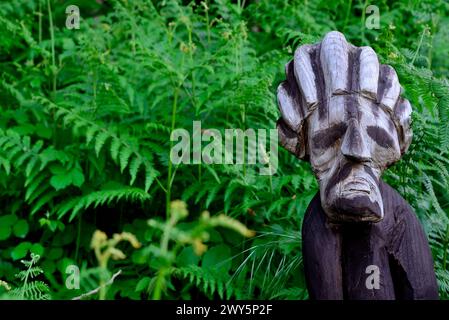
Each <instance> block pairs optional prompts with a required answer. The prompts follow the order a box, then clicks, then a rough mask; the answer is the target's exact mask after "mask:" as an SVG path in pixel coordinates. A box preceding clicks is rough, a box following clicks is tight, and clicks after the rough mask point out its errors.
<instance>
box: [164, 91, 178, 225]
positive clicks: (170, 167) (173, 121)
mask: <svg viewBox="0 0 449 320" xmlns="http://www.w3.org/2000/svg"><path fill="white" fill-rule="evenodd" d="M178 95H179V86H176V87H175V91H174V97H173V105H172V115H171V132H173V131H174V130H175V124H176V108H177V105H178ZM172 148H173V141H171V139H170V150H169V152H171V150H172ZM169 158H170V156H169ZM172 171H173V164H172V162H171V160H170V159H169V161H168V176H167V193H166V201H165V205H166V208H165V215H166V218H167V219H169V217H170V201H171V186H172Z"/></svg>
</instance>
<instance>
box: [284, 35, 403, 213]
mask: <svg viewBox="0 0 449 320" xmlns="http://www.w3.org/2000/svg"><path fill="white" fill-rule="evenodd" d="M286 74H287V80H286V81H285V82H283V83H282V84H281V85H280V86H279V89H278V101H279V106H280V110H281V114H282V118H281V119H280V120H279V122H278V130H279V135H280V140H281V144H282V145H283V146H284V147H285V148H287V149H288V150H290V151H291V152H293V153H294V154H295V155H296V156H298V157H299V158H302V159H309V160H310V163H311V165H312V168H313V170H314V173H315V175H316V177H317V179H318V181H319V185H320V196H321V204H322V206H323V209H324V210H325V212H326V214H327V215H328V217H329V219H330V220H332V221H335V222H341V221H371V222H377V221H379V220H381V219H382V218H383V214H384V213H383V202H382V197H381V194H380V190H379V179H380V176H381V174H382V171H383V170H384V169H385V168H386V167H387V166H389V165H391V164H392V163H394V162H396V161H397V160H399V159H400V157H401V155H402V154H403V153H404V152H405V151H406V150H407V148H408V146H409V144H410V141H411V136H412V133H411V130H410V114H411V107H410V104H409V103H408V101H407V100H405V99H402V98H401V97H400V96H399V94H400V85H399V81H398V78H397V75H396V72H395V71H394V70H393V69H392V68H391V67H390V66H386V65H379V62H378V60H377V55H376V54H375V53H374V51H373V50H372V49H371V48H369V47H362V48H357V47H354V46H352V45H350V44H348V43H347V42H346V40H345V38H344V36H343V35H342V34H341V33H338V32H331V33H329V34H327V35H326V37H325V38H324V40H323V42H322V43H321V44H317V45H314V46H308V45H306V46H302V47H300V48H298V50H297V51H296V52H295V58H294V60H293V61H291V62H289V63H288V64H287V68H286Z"/></svg>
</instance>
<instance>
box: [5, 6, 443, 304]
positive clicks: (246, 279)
mask: <svg viewBox="0 0 449 320" xmlns="http://www.w3.org/2000/svg"><path fill="white" fill-rule="evenodd" d="M196 3H197V4H195V3H194V2H192V3H190V2H189V1H175V0H166V1H150V0H135V1H125V0H112V1H107V2H106V1H105V2H103V1H91V0H83V1H77V5H78V6H79V8H80V14H81V20H80V29H79V30H77V29H68V28H66V26H65V22H66V17H67V15H66V13H65V9H66V7H67V6H68V5H69V3H67V4H66V3H65V1H53V0H38V1H27V0H17V1H2V2H1V3H0V70H2V71H1V72H2V73H1V78H0V97H1V98H0V107H1V112H2V115H1V117H0V279H1V280H2V282H0V295H1V294H2V292H4V294H6V295H10V294H11V292H10V290H14V289H13V288H21V282H20V279H21V278H17V277H15V274H18V273H19V270H21V269H22V266H21V263H20V260H23V259H25V261H28V260H26V259H28V257H29V254H30V253H32V254H33V257H34V258H32V260H31V261H34V260H36V258H35V257H36V256H37V255H39V256H40V260H39V269H35V270H43V274H40V275H39V279H40V280H39V281H40V282H30V284H31V283H36V286H38V285H37V284H38V283H39V287H40V288H41V291H39V293H40V294H41V295H29V296H28V295H24V296H23V298H39V297H48V296H50V295H51V297H52V298H57V299H72V298H75V297H80V296H81V295H83V294H86V293H88V292H91V291H92V290H94V291H93V293H92V294H89V295H88V296H83V297H85V298H94V299H97V298H106V299H120V298H127V299H146V298H170V299H178V298H184V299H194V298H223V299H230V298H238V299H252V298H272V299H305V298H307V297H308V295H307V290H306V288H305V283H304V277H303V271H302V257H301V241H300V240H301V239H300V229H301V222H302V217H303V214H304V211H305V209H306V207H307V205H308V203H309V201H310V200H311V198H312V197H313V196H314V194H315V193H316V192H317V183H316V181H315V178H314V177H313V175H312V173H311V170H310V167H309V165H308V164H306V163H305V162H301V161H299V160H297V159H295V158H294V157H293V156H291V155H290V154H288V153H287V152H286V151H285V150H282V149H279V165H278V170H277V172H276V174H275V175H273V176H263V175H260V174H259V167H258V166H255V165H207V164H204V163H203V164H200V165H199V164H196V165H184V164H180V165H176V166H175V165H173V164H171V162H170V161H169V151H170V147H171V143H170V132H171V131H172V130H173V129H174V128H185V129H187V130H188V131H191V130H192V129H191V128H192V122H193V121H201V123H202V128H203V130H205V129H208V128H215V129H218V130H220V132H222V133H223V132H224V130H225V129H227V128H241V129H246V128H253V129H259V128H260V129H272V128H275V121H276V119H277V118H278V111H277V106H276V99H275V91H276V87H277V85H278V83H279V82H280V81H281V80H282V79H283V78H284V77H285V75H284V64H285V63H286V62H287V61H289V59H291V56H292V53H293V51H294V50H295V48H296V47H297V46H298V45H301V44H304V43H310V42H314V41H317V40H319V39H320V38H322V36H323V35H324V34H325V33H326V32H328V31H330V30H340V31H342V32H344V34H345V36H346V37H347V39H348V41H350V42H352V43H354V44H355V45H358V46H360V45H370V46H372V47H373V48H374V49H375V50H376V52H377V53H378V54H379V56H380V59H381V61H382V62H383V63H389V64H391V65H393V66H394V67H395V68H396V70H397V72H398V75H399V78H400V81H401V84H402V85H403V87H404V90H405V92H404V94H405V96H406V97H407V98H408V99H409V100H410V101H411V103H412V105H413V107H414V115H413V119H414V122H413V129H414V133H415V136H414V141H413V144H412V146H411V148H410V151H409V152H408V154H407V156H406V157H405V158H404V159H403V160H401V161H400V162H399V163H398V164H396V165H395V166H394V167H392V168H390V169H389V170H388V172H387V173H386V174H385V177H384V178H385V179H386V181H388V182H389V183H390V184H391V185H393V186H394V187H395V188H396V189H397V190H398V191H399V192H400V193H401V194H402V195H403V196H404V197H405V198H406V199H407V200H408V201H409V202H410V203H411V204H412V206H413V207H414V209H415V211H416V212H417V214H418V216H419V218H420V219H421V221H422V222H423V224H424V226H425V229H426V232H427V234H428V236H429V238H430V243H431V246H432V252H433V255H434V259H435V265H436V270H437V275H438V279H439V284H440V294H441V297H442V298H448V297H449V273H448V268H449V266H448V260H449V259H448V253H449V248H448V247H449V220H448V212H449V196H448V193H447V190H448V189H449V173H448V172H449V171H448V170H449V169H448V168H449V160H448V159H449V158H448V148H449V90H448V80H447V79H448V76H449V69H448V66H449V62H448V60H447V41H448V40H449V39H448V31H447V30H449V18H448V16H449V7H448V4H447V3H445V2H444V1H430V0H427V1H405V0H403V1H395V2H394V4H387V3H386V2H385V1H383V2H381V3H380V4H378V5H379V9H380V29H373V30H369V29H367V28H365V24H364V17H365V13H364V6H365V3H364V2H363V1H284V0H275V1H272V0H270V1H268V0H260V1H253V2H251V1H247V2H246V3H245V1H229V0H216V1H202V2H200V1H197V2H196ZM175 199H181V200H182V201H183V202H182V203H187V204H188V207H189V211H190V212H191V214H189V216H188V217H185V218H184V219H182V220H180V221H176V225H171V224H170V223H171V222H170V221H171V220H170V219H171V218H170V217H171V216H172V215H171V214H170V203H172V201H173V200H175ZM176 203H177V202H176ZM178 204H179V203H178ZM205 211H207V212H210V214H209V213H208V214H209V218H208V217H207V214H206V215H204V212H205ZM219 217H222V218H219ZM223 217H225V218H223ZM214 218H217V219H225V220H223V221H221V220H213V219H214ZM231 218H232V220H226V219H231ZM208 219H209V220H208ZM210 219H212V220H210ZM148 220H150V221H152V222H150V223H148ZM206 221H209V222H206ZM210 221H215V222H214V223H215V224H214V225H210V224H207V223H210ZM217 221H220V222H217ZM238 221H239V222H238ZM239 223H240V224H239ZM170 225H171V227H170ZM206 225H207V232H206V231H205V229H204V230H203V231H202V232H205V234H207V236H206V235H205V234H204V238H203V237H202V236H201V237H199V236H198V234H195V233H194V232H196V231H198V228H199V226H202V227H201V228H203V227H204V228H205V226H206ZM237 225H238V227H237ZM167 226H169V227H168V228H169V229H168V231H167ZM245 226H246V227H245ZM246 228H248V229H246ZM249 229H251V230H254V231H256V234H255V236H253V237H248V238H245V237H244V235H246V236H249V235H252V234H251V233H250V231H249ZM95 230H102V231H104V232H105V236H106V237H107V235H109V237H112V238H110V239H113V237H114V236H113V234H117V235H120V234H121V235H123V234H125V235H132V237H133V239H134V237H135V239H136V241H138V242H139V244H141V246H133V245H132V244H131V243H127V242H124V243H121V244H120V245H119V246H120V249H118V248H116V247H115V244H114V246H113V247H112V248H113V249H114V250H119V251H120V253H121V254H122V255H121V254H120V253H119V252H117V251H114V250H112V253H111V254H115V255H114V257H117V258H119V257H121V259H116V260H114V259H112V260H110V261H109V260H108V263H106V265H104V264H103V265H100V266H98V265H99V261H98V260H97V259H96V255H95V253H94V249H93V247H91V244H92V243H91V239H92V235H93V234H94V232H95ZM195 230H196V231H195ZM244 230H248V232H249V233H248V232H247V233H245V232H243V231H244ZM122 232H123V233H122ZM192 232H193V233H192ZM96 234H97V235H98V233H96ZM106 239H108V238H106ZM105 241H106V240H105ZM198 241H199V242H198ZM33 259H34V260H33ZM36 261H37V260H36ZM36 261H35V262H36ZM35 262H27V263H33V264H34V263H35ZM73 266H76V267H77V268H79V275H80V279H79V281H78V282H79V286H77V285H76V284H78V282H77V281H75V280H76V279H74V278H73V276H75V275H76V272H75V273H73V272H72V271H71V270H74V269H72V267H73ZM33 270H34V269H33ZM118 272H120V273H118ZM36 273H37V271H36ZM114 276H115V277H114ZM67 280H70V281H69V283H70V284H71V285H67ZM72 280H73V282H72ZM36 281H37V280H36ZM47 285H48V288H49V292H47V291H46V290H45V289H44V287H45V288H47ZM22 287H23V286H22ZM7 288H9V289H7ZM96 289H98V290H97V291H95V290H96Z"/></svg>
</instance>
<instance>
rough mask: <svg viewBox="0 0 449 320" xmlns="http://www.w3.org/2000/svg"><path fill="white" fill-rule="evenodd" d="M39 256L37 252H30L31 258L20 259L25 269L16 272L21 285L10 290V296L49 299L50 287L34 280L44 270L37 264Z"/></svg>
mask: <svg viewBox="0 0 449 320" xmlns="http://www.w3.org/2000/svg"><path fill="white" fill-rule="evenodd" d="M39 259H40V256H39V255H37V254H34V253H32V254H31V260H21V261H20V262H22V264H23V265H24V266H25V269H24V270H22V271H20V272H19V273H18V274H16V277H17V278H19V280H20V282H21V285H20V287H17V288H15V289H13V290H11V293H10V295H11V297H12V298H16V299H22V300H23V299H26V300H49V299H50V294H49V292H50V289H49V287H48V285H47V284H46V283H45V282H43V281H40V280H34V279H35V278H37V277H38V276H39V275H41V274H42V273H43V272H44V271H43V270H42V268H40V267H39V266H37V265H36V264H37V262H38V261H39Z"/></svg>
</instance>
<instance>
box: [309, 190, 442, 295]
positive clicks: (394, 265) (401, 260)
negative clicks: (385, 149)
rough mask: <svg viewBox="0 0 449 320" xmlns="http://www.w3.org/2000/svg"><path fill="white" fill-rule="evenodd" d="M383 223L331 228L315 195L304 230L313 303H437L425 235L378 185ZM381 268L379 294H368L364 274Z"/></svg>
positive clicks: (403, 205)
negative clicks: (331, 300)
mask: <svg viewBox="0 0 449 320" xmlns="http://www.w3.org/2000/svg"><path fill="white" fill-rule="evenodd" d="M380 189H381V193H382V199H383V202H384V210H385V211H384V212H385V216H384V219H383V220H382V221H380V222H378V223H345V224H341V225H335V224H334V225H331V224H329V223H328V222H327V218H326V215H325V213H324V211H323V209H322V207H321V203H320V197H319V194H317V195H316V196H315V197H314V198H313V200H312V201H311V203H310V205H309V207H308V209H307V212H306V215H305V217H304V222H303V226H302V241H303V258H304V267H305V275H306V282H307V287H308V290H309V295H310V298H311V299H349V300H358V299H362V300H367V299H373V300H392V299H397V300H403V299H438V286H437V281H436V277H435V271H434V266H433V259H432V255H431V252H430V248H429V245H428V241H427V238H426V235H425V233H424V231H423V229H422V226H421V225H420V223H419V220H418V219H417V217H416V215H415V213H414V212H413V210H412V208H411V207H410V206H409V205H408V203H407V202H406V201H405V200H404V199H403V198H402V197H401V196H400V195H399V194H398V193H397V192H396V190H394V189H393V188H391V187H390V186H389V185H387V184H386V183H384V182H382V181H381V182H380ZM370 265H375V266H377V267H378V268H379V271H380V272H379V276H380V287H379V289H374V288H371V289H370V288H367V286H366V279H367V277H368V276H370V274H367V273H366V268H367V267H368V266H370Z"/></svg>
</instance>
